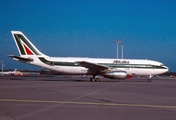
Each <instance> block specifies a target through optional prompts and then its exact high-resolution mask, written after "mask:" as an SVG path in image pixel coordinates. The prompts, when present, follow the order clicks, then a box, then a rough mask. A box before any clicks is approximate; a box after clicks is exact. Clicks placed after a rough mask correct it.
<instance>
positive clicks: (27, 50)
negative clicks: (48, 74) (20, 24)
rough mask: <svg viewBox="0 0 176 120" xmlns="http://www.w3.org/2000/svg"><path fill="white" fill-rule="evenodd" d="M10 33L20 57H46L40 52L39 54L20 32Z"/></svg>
mask: <svg viewBox="0 0 176 120" xmlns="http://www.w3.org/2000/svg"><path fill="white" fill-rule="evenodd" d="M11 32H12V36H13V38H14V40H15V43H16V46H17V48H18V51H19V53H20V55H21V56H23V55H27V56H28V55H30V56H31V55H35V56H46V55H44V54H43V53H42V52H40V51H39V50H38V49H37V48H36V47H35V46H34V45H33V44H32V43H31V42H30V40H29V39H28V38H27V37H26V36H25V35H24V34H23V33H22V32H20V31H11Z"/></svg>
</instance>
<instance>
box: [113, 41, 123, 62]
mask: <svg viewBox="0 0 176 120" xmlns="http://www.w3.org/2000/svg"><path fill="white" fill-rule="evenodd" d="M115 42H116V43H117V59H118V57H119V56H118V53H119V51H118V50H119V43H120V42H122V41H120V40H115Z"/></svg>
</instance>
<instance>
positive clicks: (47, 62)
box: [39, 57, 166, 69]
mask: <svg viewBox="0 0 176 120" xmlns="http://www.w3.org/2000/svg"><path fill="white" fill-rule="evenodd" d="M39 60H40V61H41V62H43V63H45V64H47V65H51V66H70V67H76V66H77V67H78V66H79V65H78V64H77V63H76V62H56V61H49V60H46V59H45V58H44V57H39ZM98 64H99V65H105V66H108V67H111V68H138V69H152V68H153V69H166V68H165V67H162V66H154V65H145V64H113V63H109V64H107V63H98Z"/></svg>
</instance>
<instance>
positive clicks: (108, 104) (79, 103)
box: [0, 99, 176, 109]
mask: <svg viewBox="0 0 176 120" xmlns="http://www.w3.org/2000/svg"><path fill="white" fill-rule="evenodd" d="M0 102H23V103H25V102H26V103H50V104H75V105H99V106H117V107H146V108H162V109H176V106H168V105H146V104H125V103H105V102H71V101H49V100H22V99H0Z"/></svg>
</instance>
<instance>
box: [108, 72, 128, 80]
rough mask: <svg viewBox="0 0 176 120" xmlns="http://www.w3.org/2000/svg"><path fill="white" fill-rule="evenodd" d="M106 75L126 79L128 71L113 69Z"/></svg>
mask: <svg viewBox="0 0 176 120" xmlns="http://www.w3.org/2000/svg"><path fill="white" fill-rule="evenodd" d="M105 76H106V77H108V78H111V79H126V77H127V73H126V72H125V71H112V72H107V73H106V74H105Z"/></svg>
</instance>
